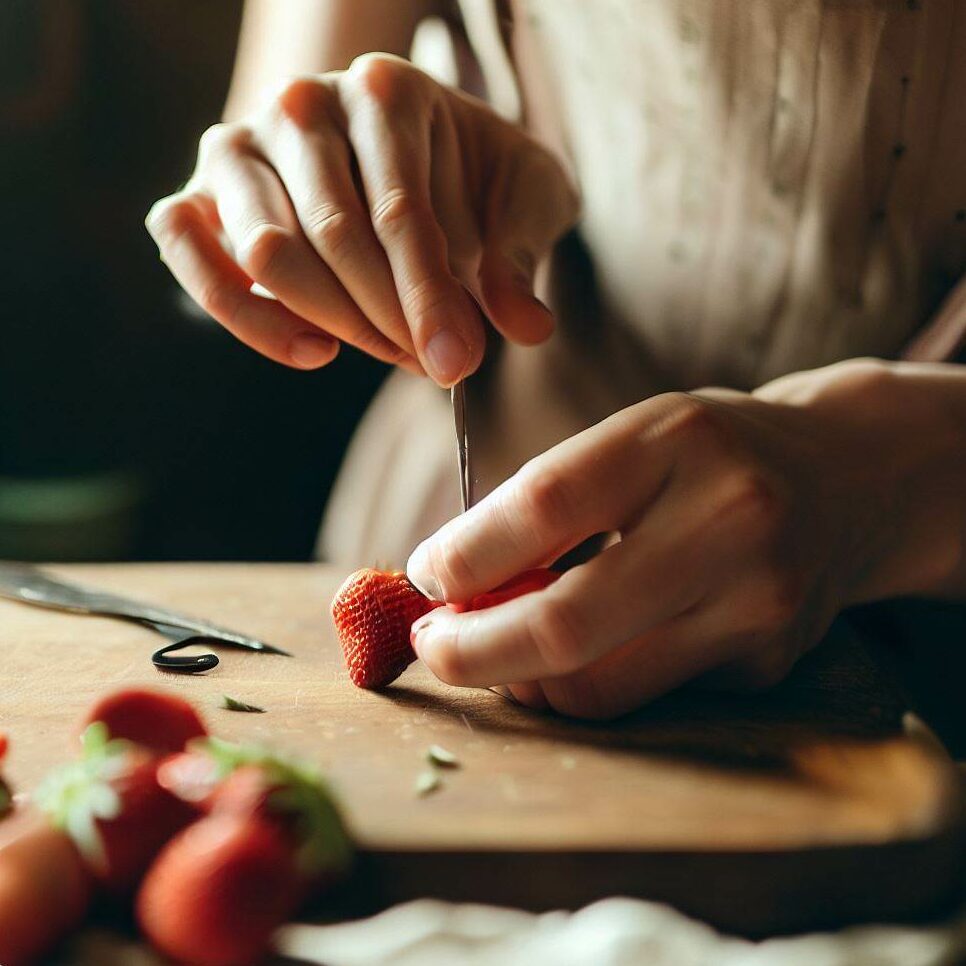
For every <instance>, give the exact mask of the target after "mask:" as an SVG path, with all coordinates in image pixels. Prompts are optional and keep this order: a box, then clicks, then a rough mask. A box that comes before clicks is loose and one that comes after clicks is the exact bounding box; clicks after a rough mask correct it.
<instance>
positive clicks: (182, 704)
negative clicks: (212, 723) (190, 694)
mask: <svg viewBox="0 0 966 966" xmlns="http://www.w3.org/2000/svg"><path fill="white" fill-rule="evenodd" d="M94 721H103V722H104V724H105V725H106V726H107V731H108V735H109V736H110V737H111V738H126V739H127V740H128V741H134V742H137V743H138V744H139V745H143V746H144V747H145V748H149V749H151V750H152V751H155V752H157V753H158V754H164V755H166V754H170V753H172V752H176V751H181V750H182V749H183V748H184V746H185V745H186V744H187V743H188V742H189V741H190V740H191V739H192V738H201V737H204V736H205V735H207V734H208V729H207V728H206V727H205V724H204V722H203V721H202V720H201V718H200V717H199V716H198V712H197V711H195V709H194V708H193V707H192V706H191V705H190V704H188V702H187V701H185V700H184V699H183V698H179V697H178V696H177V695H174V694H168V693H167V692H165V691H153V690H150V689H148V688H128V689H125V690H123V691H115V692H113V693H112V694H108V695H107V696H105V697H103V698H101V699H100V700H99V701H97V702H95V704H94V705H93V706H92V707H91V709H90V710H89V711H88V712H87V714H86V715H85V716H84V720H83V721H82V722H81V728H80V730H81V731H83V730H84V729H85V728H86V727H87V726H88V725H89V724H91V723H92V722H94Z"/></svg>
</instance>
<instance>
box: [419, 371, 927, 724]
mask: <svg viewBox="0 0 966 966" xmlns="http://www.w3.org/2000/svg"><path fill="white" fill-rule="evenodd" d="M850 367H851V368H850ZM887 379H888V375H887V369H886V367H885V366H884V365H880V364H878V363H850V364H843V365H840V366H834V367H830V368H829V369H826V370H817V371H816V372H815V373H807V374H804V375H799V376H795V377H790V378H789V379H786V380H780V381H779V382H778V383H775V384H773V386H776V387H781V389H779V390H775V391H767V387H766V391H764V392H762V393H761V394H760V395H759V394H754V395H749V394H745V393H741V392H734V391H729V390H723V389H709V390H702V391H700V392H695V393H689V394H688V393H669V394H666V395H662V396H657V397H654V398H652V399H648V400H646V401H644V402H642V403H639V404H637V405H635V406H632V407H630V408H629V409H626V410H624V411H622V412H619V413H617V414H616V415H614V416H612V417H610V418H609V419H606V420H604V421H603V422H601V423H599V424H598V425H596V426H594V427H592V428H591V429H588V430H586V431H585V432H583V433H581V434H579V435H577V436H575V437H573V438H572V439H568V440H566V441H564V442H563V443H561V444H560V445H558V446H556V447H554V448H553V449H551V450H549V451H548V452H547V453H544V454H543V455H541V456H539V457H537V458H536V459H534V460H532V461H531V462H530V463H528V464H527V465H526V466H524V467H523V468H522V469H521V470H520V471H519V472H518V473H517V474H516V475H515V476H513V477H512V478H511V479H509V480H508V481H507V482H506V483H504V484H503V485H502V486H500V487H499V488H498V489H497V490H495V491H494V492H493V493H491V494H490V495H489V496H488V497H487V498H486V499H484V500H483V501H482V502H481V503H479V504H478V505H477V506H475V507H474V508H473V509H471V510H470V511H469V512H467V513H466V514H464V515H462V516H460V517H458V518H456V519H455V520H452V521H451V522H450V523H448V524H447V525H446V526H444V527H443V528H442V529H441V530H440V531H439V532H438V533H436V534H435V535H434V536H433V537H431V538H429V539H428V540H426V541H425V542H423V543H422V544H421V545H420V546H419V547H418V548H417V549H416V551H415V552H414V553H413V555H412V557H411V558H410V560H409V565H408V573H409V576H410V578H411V579H412V580H413V582H414V583H415V584H416V585H417V586H419V587H420V588H421V589H422V590H423V591H424V592H427V593H428V594H430V595H431V596H434V597H436V598H437V599H444V600H447V601H461V600H468V599H469V598H470V597H472V596H473V595H474V594H477V593H480V592H483V591H486V590H488V589H490V588H492V587H494V586H496V585H498V584H500V583H501V582H502V581H504V580H506V579H508V578H510V577H512V576H513V575H514V574H516V573H518V572H519V571H522V570H524V569H526V568H529V567H536V566H541V565H547V564H550V563H552V562H553V561H554V560H556V559H557V558H559V557H560V556H561V554H563V553H565V552H566V551H568V550H570V549H571V548H573V547H575V546H577V545H578V544H579V543H581V542H582V541H584V540H585V539H586V538H588V537H590V536H592V535H594V534H599V533H603V532H616V534H618V535H619V538H620V539H619V542H615V543H613V544H612V545H611V546H609V547H608V548H607V549H606V550H604V551H603V552H602V553H600V554H599V555H598V556H596V557H595V558H593V559H592V560H590V561H589V562H587V563H584V564H581V565H580V566H577V567H575V568H573V569H571V570H569V571H568V572H567V573H565V574H564V575H563V576H562V577H561V579H560V580H559V581H557V582H556V583H555V584H553V585H552V586H550V587H549V588H547V589H545V590H543V591H539V592H537V593H533V594H530V595H527V596H524V597H521V598H518V599H516V600H513V601H510V602H508V603H505V604H501V605H499V606H497V607H494V608H491V609H489V610H484V611H477V612H471V613H466V614H456V613H453V612H452V611H450V610H448V609H446V608H440V609H437V610H434V611H432V612H431V613H430V614H427V615H426V616H425V617H424V618H421V619H420V620H419V621H417V622H416V624H415V625H414V627H413V644H414V647H415V649H416V651H417V653H418V655H419V657H420V658H421V659H422V660H423V661H424V662H425V663H426V664H427V665H428V666H429V667H430V669H431V670H432V671H433V672H434V673H435V674H436V675H437V676H438V677H439V678H441V679H442V680H443V681H446V682H448V683H450V684H456V685H463V686H492V685H509V686H510V690H511V691H512V692H513V694H514V696H515V697H516V698H517V699H518V700H520V701H521V702H523V703H525V704H528V705H532V706H535V707H546V706H547V705H549V706H551V707H553V708H555V709H556V710H558V711H561V712H564V713H568V714H573V715H578V716H586V717H611V716H614V715H618V714H622V713H624V712H627V711H630V710H632V709H634V708H636V707H638V706H640V705H641V704H643V703H645V702H647V701H648V700H650V699H652V698H654V697H656V696H657V695H660V694H662V693H664V692H666V691H668V690H670V689H672V688H674V687H676V686H678V685H681V684H683V683H684V682H686V681H688V680H690V679H693V678H699V677H700V678H704V679H706V680H711V681H714V682H715V683H718V684H725V685H729V686H730V685H734V686H738V687H743V688H746V687H747V688H759V687H763V686H768V685H771V684H773V683H776V682H777V681H778V680H780V679H781V678H782V677H783V676H784V675H785V674H786V673H787V671H788V670H789V669H790V668H791V666H792V665H793V664H794V662H795V661H796V660H797V659H798V658H799V657H800V656H801V655H802V654H803V653H804V652H805V651H806V650H808V649H809V648H810V647H812V646H813V645H814V644H816V643H817V642H818V641H819V640H820V639H821V637H822V636H823V635H824V633H825V631H826V630H827V628H828V626H829V624H830V623H831V621H832V620H833V618H834V617H835V615H836V614H837V613H838V612H839V611H840V610H841V609H842V608H843V607H845V606H847V605H848V604H850V603H855V602H858V601H860V600H864V599H869V598H870V597H871V596H874V595H875V594H876V593H878V592H879V591H883V590H884V591H886V592H888V590H889V588H888V587H885V586H878V587H875V588H873V584H874V583H875V580H876V578H875V577H874V576H873V572H874V571H875V570H876V567H875V566H874V562H875V561H877V560H879V559H880V558H881V559H887V558H888V556H889V548H890V546H891V541H893V539H894V538H895V534H896V526H897V525H896V524H894V523H893V520H894V519H895V518H896V516H897V515H896V513H895V500H896V498H897V493H899V492H901V493H903V494H904V495H905V494H907V492H908V490H909V489H910V487H909V480H908V478H907V477H906V476H904V475H903V472H904V471H903V469H902V466H901V465H899V464H901V463H902V459H903V458H902V456H901V455H899V456H897V455H896V453H897V451H898V452H899V453H902V452H904V451H905V450H904V449H903V448H904V447H905V448H906V449H908V448H909V447H912V448H913V449H914V448H915V445H916V444H915V442H914V441H913V442H910V443H909V444H908V446H907V442H906V440H905V439H902V438H899V439H897V438H896V435H898V436H899V437H902V435H903V433H902V427H901V419H900V420H898V421H897V422H896V423H894V425H893V427H892V431H891V432H892V435H889V433H886V432H883V431H873V430H872V429H870V425H869V424H870V421H871V420H873V418H874V415H875V410H876V408H877V406H878V405H879V403H880V401H881V399H880V397H881V396H882V395H883V392H882V389H881V386H880V384H882V383H883V380H887ZM870 386H871V387H873V388H872V389H870ZM873 389H874V391H873ZM886 392H888V390H886ZM786 397H787V398H786ZM788 400H791V401H788ZM881 423H882V419H881V417H880V418H879V429H880V430H881V428H882V427H881ZM897 444H898V445H897Z"/></svg>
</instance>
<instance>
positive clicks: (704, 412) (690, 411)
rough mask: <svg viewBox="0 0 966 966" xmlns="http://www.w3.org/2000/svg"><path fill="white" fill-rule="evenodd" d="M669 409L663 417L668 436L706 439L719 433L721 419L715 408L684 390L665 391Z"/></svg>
mask: <svg viewBox="0 0 966 966" xmlns="http://www.w3.org/2000/svg"><path fill="white" fill-rule="evenodd" d="M665 398H666V399H667V402H668V404H669V408H670V411H669V413H668V415H667V417H666V418H665V419H664V421H663V422H664V430H665V432H666V433H667V434H668V435H669V436H676V437H679V438H684V439H687V440H702V441H703V440H707V439H709V438H711V437H716V436H717V435H719V433H720V431H721V429H722V426H721V419H720V417H719V415H718V413H717V411H716V410H715V408H714V407H713V406H711V405H709V404H708V403H707V402H705V401H704V400H703V399H698V398H697V397H696V396H692V395H691V394H690V393H686V392H673V393H667V395H666V397H665Z"/></svg>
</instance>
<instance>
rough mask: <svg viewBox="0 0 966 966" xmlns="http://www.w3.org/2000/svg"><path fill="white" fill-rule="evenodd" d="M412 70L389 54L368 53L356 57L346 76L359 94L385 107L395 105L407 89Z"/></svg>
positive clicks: (405, 63) (399, 59) (413, 72)
mask: <svg viewBox="0 0 966 966" xmlns="http://www.w3.org/2000/svg"><path fill="white" fill-rule="evenodd" d="M413 74H415V71H414V70H413V68H412V67H411V66H410V65H409V64H408V63H407V62H406V61H404V60H402V59H401V58H399V57H393V56H392V55H391V54H380V53H368V54H362V55H360V56H359V57H356V59H355V60H354V61H352V63H351V64H350V65H349V70H348V72H347V75H348V77H349V79H350V80H351V81H352V83H354V84H355V85H357V87H358V89H359V91H360V93H362V94H364V95H366V96H368V97H371V98H372V99H373V100H375V101H377V102H378V103H380V104H383V105H385V106H387V107H388V106H391V105H392V104H393V103H395V102H396V101H397V99H398V97H399V95H400V93H401V92H402V91H403V89H404V88H408V87H409V82H410V79H411V77H412V75H413Z"/></svg>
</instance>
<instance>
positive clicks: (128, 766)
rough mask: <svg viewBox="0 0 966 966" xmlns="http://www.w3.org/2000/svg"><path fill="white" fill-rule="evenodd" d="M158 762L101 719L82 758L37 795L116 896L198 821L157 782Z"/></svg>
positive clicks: (88, 733)
mask: <svg viewBox="0 0 966 966" xmlns="http://www.w3.org/2000/svg"><path fill="white" fill-rule="evenodd" d="M160 762H161V759H160V758H159V757H158V756H157V755H155V754H154V753H153V752H152V751H151V750H150V749H148V748H146V747H144V746H143V745H137V744H134V743H133V742H131V741H127V740H125V739H123V738H110V737H109V736H108V729H107V726H106V725H105V724H104V723H103V722H100V721H97V722H94V723H93V724H91V725H89V726H88V727H87V730H86V731H85V732H84V734H83V737H82V752H81V756H80V757H79V758H78V759H77V760H76V761H74V762H71V763H70V764H68V765H65V766H63V767H62V768H59V769H57V770H55V771H54V772H52V773H51V774H50V775H49V776H48V777H47V779H46V780H45V781H44V783H43V784H42V785H41V787H40V788H39V789H38V791H37V794H36V796H35V797H36V801H37V804H38V805H39V806H40V808H41V809H42V810H43V811H44V812H46V813H47V815H48V817H49V819H50V822H51V824H52V825H53V826H54V827H55V828H57V829H60V830H62V831H63V832H66V833H67V835H69V836H70V838H71V839H72V840H73V842H74V844H75V845H76V847H77V849H78V851H79V852H80V854H81V856H82V857H83V859H84V861H85V863H86V864H87V867H88V869H89V870H90V872H91V874H92V875H93V877H94V878H95V879H96V880H97V882H98V883H99V884H100V885H101V886H102V887H104V888H105V889H107V890H108V891H110V892H113V893H116V894H126V893H130V892H132V891H133V889H134V888H135V886H136V885H137V883H138V882H139V881H140V879H141V877H142V876H143V874H144V872H145V871H146V870H147V868H148V866H149V865H150V863H151V861H152V860H153V859H154V857H155V856H156V855H157V853H158V852H159V851H160V849H161V847H162V846H163V845H164V844H165V842H167V841H168V839H169V838H171V836H172V835H174V834H175V833H176V832H178V831H180V830H181V829H182V828H184V826H185V825H187V824H188V823H189V822H191V821H192V820H193V819H194V818H196V817H197V810H196V809H194V808H193V807H192V806H190V805H189V804H187V803H186V802H184V801H182V800H181V799H179V798H177V797H176V796H175V795H172V794H171V793H170V792H169V791H167V790H166V789H164V788H162V787H161V786H160V785H159V784H158V781H157V770H158V766H159V764H160Z"/></svg>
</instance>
